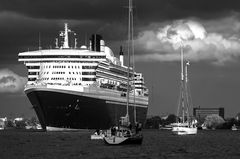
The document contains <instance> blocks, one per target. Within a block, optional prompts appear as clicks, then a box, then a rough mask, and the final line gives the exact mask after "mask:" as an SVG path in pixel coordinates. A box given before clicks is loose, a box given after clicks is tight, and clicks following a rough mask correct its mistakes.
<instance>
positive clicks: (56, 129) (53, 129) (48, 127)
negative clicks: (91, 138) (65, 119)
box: [46, 126, 83, 131]
mask: <svg viewBox="0 0 240 159" xmlns="http://www.w3.org/2000/svg"><path fill="white" fill-rule="evenodd" d="M46 130H47V131H80V130H83V129H71V128H58V127H51V126H47V127H46Z"/></svg>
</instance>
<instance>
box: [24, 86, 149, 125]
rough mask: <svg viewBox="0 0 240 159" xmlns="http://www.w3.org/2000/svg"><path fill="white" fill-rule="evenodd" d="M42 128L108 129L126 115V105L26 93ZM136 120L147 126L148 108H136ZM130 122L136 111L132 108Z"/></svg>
mask: <svg viewBox="0 0 240 159" xmlns="http://www.w3.org/2000/svg"><path fill="white" fill-rule="evenodd" d="M26 94H27V96H28V98H29V100H30V102H31V103H32V105H33V108H34V110H35V111H36V114H37V116H38V119H39V121H40V123H41V125H42V127H43V129H46V127H47V126H49V127H58V128H71V129H108V128H109V127H111V126H113V125H116V124H118V122H119V119H120V117H121V116H125V115H126V103H125V102H122V103H121V102H114V101H108V100H104V99H97V98H91V97H87V96H82V95H76V94H69V93H64V92H55V91H44V90H34V91H27V92H26ZM136 114H137V115H136V117H137V121H138V122H140V123H144V122H145V119H146V115H147V107H136ZM129 116H130V121H131V122H133V120H134V119H133V116H134V108H133V107H132V106H129Z"/></svg>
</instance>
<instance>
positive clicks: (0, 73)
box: [0, 69, 27, 93]
mask: <svg viewBox="0 0 240 159" xmlns="http://www.w3.org/2000/svg"><path fill="white" fill-rule="evenodd" d="M26 83H27V78H26V77H21V76H19V75H17V74H16V73H14V72H12V71H11V70H9V69H1V70H0V93H5V92H9V93H16V92H22V91H23V89H24V85H25V84H26Z"/></svg>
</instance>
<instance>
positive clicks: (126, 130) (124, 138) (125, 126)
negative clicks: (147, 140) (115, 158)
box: [103, 0, 143, 145]
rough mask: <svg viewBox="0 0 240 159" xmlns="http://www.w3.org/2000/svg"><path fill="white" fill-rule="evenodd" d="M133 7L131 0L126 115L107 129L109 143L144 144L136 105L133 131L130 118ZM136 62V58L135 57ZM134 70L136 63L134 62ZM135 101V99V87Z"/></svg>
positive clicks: (106, 141)
mask: <svg viewBox="0 0 240 159" xmlns="http://www.w3.org/2000/svg"><path fill="white" fill-rule="evenodd" d="M132 21H133V8H132V0H129V25H128V82H127V85H128V87H127V105H126V115H125V116H123V117H121V118H120V125H118V126H115V127H112V129H111V130H108V131H107V135H106V136H105V137H104V138H103V140H104V142H105V143H106V144H109V145H122V144H142V141H143V135H142V134H141V133H140V132H139V131H140V130H141V126H140V124H139V123H137V122H136V109H135V107H134V121H135V124H136V125H135V131H132V128H131V127H132V126H131V123H130V119H129V95H130V94H129V92H130V84H129V83H130V80H129V78H130V77H129V76H130V45H131V47H132V52H133V22H132ZM133 56H134V55H133ZM133 63H134V59H133ZM133 72H134V64H133ZM133 93H134V101H135V88H133Z"/></svg>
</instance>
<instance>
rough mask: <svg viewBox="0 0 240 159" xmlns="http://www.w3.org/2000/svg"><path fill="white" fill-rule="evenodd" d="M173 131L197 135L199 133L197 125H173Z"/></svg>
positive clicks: (178, 133)
mask: <svg viewBox="0 0 240 159" xmlns="http://www.w3.org/2000/svg"><path fill="white" fill-rule="evenodd" d="M172 132H173V133H174V134H176V135H195V134H197V127H192V128H191V127H180V126H178V127H173V128H172Z"/></svg>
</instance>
